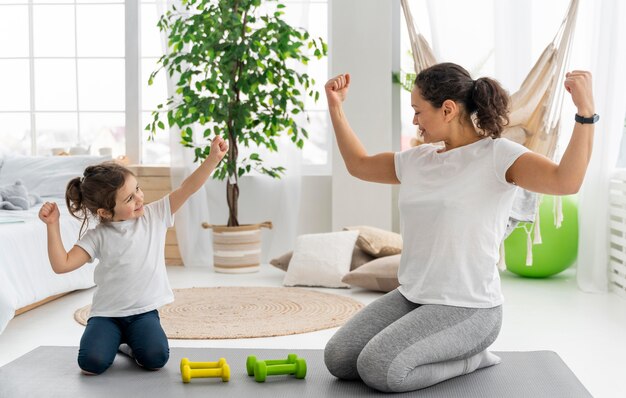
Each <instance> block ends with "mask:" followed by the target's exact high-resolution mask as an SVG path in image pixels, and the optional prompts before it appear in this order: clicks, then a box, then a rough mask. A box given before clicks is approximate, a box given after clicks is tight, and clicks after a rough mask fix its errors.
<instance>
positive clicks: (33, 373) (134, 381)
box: [0, 347, 591, 398]
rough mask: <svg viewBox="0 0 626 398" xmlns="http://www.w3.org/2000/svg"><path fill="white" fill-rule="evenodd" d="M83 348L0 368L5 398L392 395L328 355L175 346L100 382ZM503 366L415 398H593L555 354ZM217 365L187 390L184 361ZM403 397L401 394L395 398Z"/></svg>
mask: <svg viewBox="0 0 626 398" xmlns="http://www.w3.org/2000/svg"><path fill="white" fill-rule="evenodd" d="M77 352H78V348H77V347H38V348H36V349H34V350H33V351H31V352H29V353H28V354H25V355H24V356H22V357H20V358H18V359H16V360H15V361H13V362H11V363H9V364H7V365H5V366H3V367H1V368H0V397H64V398H65V397H90V398H94V397H106V398H111V397H133V398H138V397H183V396H184V397H186V398H187V397H203V398H206V397H208V396H218V397H255V398H257V397H272V398H279V397H298V398H303V397H315V398H320V397H362V396H386V397H389V396H390V395H389V394H382V393H379V392H377V391H375V390H372V389H370V388H368V387H367V386H366V385H364V384H363V383H361V382H346V381H339V380H337V379H336V378H334V377H333V376H331V375H330V373H328V371H327V370H326V367H325V366H324V359H323V358H324V356H323V351H322V350H260V349H259V350H256V349H217V348H172V349H171V351H170V360H169V362H168V364H167V366H166V367H165V368H164V369H161V370H159V371H146V370H143V369H141V368H139V367H138V366H137V365H136V364H135V363H134V362H133V361H132V360H131V359H130V358H129V357H127V356H124V355H121V354H119V355H117V357H116V358H115V362H114V363H113V365H112V366H111V368H109V369H108V370H107V371H106V372H105V373H103V374H102V375H100V376H84V375H81V374H80V370H79V368H78V365H77V364H76V355H77ZM288 353H295V354H298V355H299V356H300V357H303V358H305V359H306V361H307V368H308V371H307V376H306V378H305V379H303V380H297V379H295V378H294V377H293V376H271V377H268V379H267V381H266V382H264V383H257V382H255V381H254V379H253V378H252V377H248V375H247V374H246V367H245V363H246V358H247V356H248V355H255V356H256V357H257V358H259V359H279V358H286V357H287V354H288ZM495 354H497V355H499V356H500V357H501V358H502V363H501V364H499V365H497V366H492V367H490V368H486V369H481V370H478V371H476V372H474V373H472V374H469V375H465V376H461V377H457V378H454V379H451V380H447V381H445V382H443V383H440V384H437V385H435V386H432V387H429V388H425V389H423V390H419V391H414V392H411V393H405V394H398V395H400V396H410V397H445V398H455V397H458V398H468V397H480V398H487V397H498V398H501V397H507V398H517V397H532V398H540V397H546V398H558V397H564V398H565V397H567V398H575V397H591V394H589V392H588V391H587V390H586V389H585V387H584V386H583V385H582V384H581V383H580V381H578V379H577V378H576V376H575V375H574V374H573V373H572V371H571V370H570V369H569V368H568V367H567V365H565V363H564V362H563V361H562V360H561V358H560V357H559V356H558V355H557V354H556V353H554V352H551V351H531V352H495ZM183 357H187V358H189V360H191V361H211V362H213V361H217V360H218V359H219V358H220V357H224V358H226V360H227V362H228V364H229V365H230V368H231V379H230V381H229V382H226V383H225V382H222V381H221V380H220V379H192V380H191V382H190V383H188V384H183V382H182V381H181V376H180V360H181V358H183ZM394 396H395V395H394Z"/></svg>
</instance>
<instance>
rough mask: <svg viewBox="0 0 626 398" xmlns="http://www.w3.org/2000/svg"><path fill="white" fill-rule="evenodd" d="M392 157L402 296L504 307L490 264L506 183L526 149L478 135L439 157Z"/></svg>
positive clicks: (427, 148)
mask: <svg viewBox="0 0 626 398" xmlns="http://www.w3.org/2000/svg"><path fill="white" fill-rule="evenodd" d="M439 149H440V147H437V146H434V145H430V144H425V145H420V146H418V147H415V148H412V149H409V150H407V151H404V152H398V153H396V154H395V157H394V160H395V169H396V175H397V177H398V180H400V182H401V185H400V193H399V198H398V205H399V208H400V229H401V233H402V238H403V249H402V257H401V260H400V268H399V270H398V279H399V281H400V288H399V290H400V293H402V294H403V295H404V296H405V297H406V298H407V299H408V300H410V301H412V302H415V303H418V304H444V305H452V306H459V307H473V308H491V307H495V306H498V305H500V304H502V301H503V298H502V292H501V289H500V276H499V274H498V270H497V267H496V264H497V262H498V259H499V247H500V244H501V242H502V240H503V239H504V233H505V229H506V225H507V221H508V217H509V213H510V211H511V207H512V205H513V199H514V196H515V192H516V190H517V187H516V186H515V185H513V184H511V183H508V182H507V181H506V178H505V174H506V171H507V169H508V168H509V167H510V166H511V165H512V164H513V162H514V161H515V160H516V159H517V158H518V157H519V156H520V155H522V154H524V153H525V152H527V151H528V149H526V148H525V147H524V146H522V145H519V144H517V143H515V142H512V141H510V140H507V139H504V138H498V139H491V138H484V139H481V140H479V141H476V142H474V143H472V144H469V145H465V146H462V147H458V148H455V149H451V150H449V151H445V152H441V153H439V152H438V150H439Z"/></svg>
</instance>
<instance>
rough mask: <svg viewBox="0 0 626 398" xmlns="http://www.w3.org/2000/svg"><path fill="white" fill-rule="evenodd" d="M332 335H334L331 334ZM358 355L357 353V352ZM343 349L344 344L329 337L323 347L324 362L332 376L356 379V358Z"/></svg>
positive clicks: (357, 377) (357, 375)
mask: <svg viewBox="0 0 626 398" xmlns="http://www.w3.org/2000/svg"><path fill="white" fill-rule="evenodd" d="M333 337H334V336H333ZM357 356H358V354H357ZM353 357H355V355H351V354H350V353H349V352H347V350H346V349H345V345H343V347H342V344H341V343H340V342H338V341H337V339H334V338H331V339H330V341H329V342H328V344H326V348H325V349H324V363H325V364H326V368H327V369H328V371H329V372H330V374H332V375H333V376H335V377H337V378H339V379H344V380H358V379H359V374H358V372H357V370H356V358H353Z"/></svg>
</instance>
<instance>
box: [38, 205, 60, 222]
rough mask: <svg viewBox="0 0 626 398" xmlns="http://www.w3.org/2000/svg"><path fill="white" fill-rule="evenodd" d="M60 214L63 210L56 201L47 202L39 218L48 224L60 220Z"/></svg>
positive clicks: (42, 207) (40, 211)
mask: <svg viewBox="0 0 626 398" xmlns="http://www.w3.org/2000/svg"><path fill="white" fill-rule="evenodd" d="M60 216H61V212H59V207H58V206H57V204H56V203H55V202H46V203H44V204H43V206H41V209H40V210H39V219H40V220H41V221H43V222H44V223H46V224H48V225H51V224H55V223H57V222H59V217H60Z"/></svg>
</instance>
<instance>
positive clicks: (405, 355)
mask: <svg viewBox="0 0 626 398" xmlns="http://www.w3.org/2000/svg"><path fill="white" fill-rule="evenodd" d="M349 86H350V75H349V74H345V75H339V76H337V77H334V78H332V79H330V80H329V81H328V82H327V83H326V86H325V89H326V96H327V99H328V107H329V112H330V116H331V119H332V122H333V127H334V130H335V135H336V137H337V144H338V146H339V150H340V152H341V155H342V157H343V159H344V162H345V164H346V167H347V169H348V171H349V172H350V174H351V175H353V176H355V177H357V178H360V179H362V180H365V181H372V182H378V183H387V184H401V186H400V193H399V200H398V205H399V209H400V219H401V232H402V237H403V241H404V249H403V252H402V259H401V262H400V268H399V271H398V279H399V281H400V287H399V288H398V289H396V290H394V291H392V292H390V293H388V294H386V295H385V296H383V297H381V298H380V299H378V300H376V301H375V302H373V303H372V304H370V305H369V306H367V307H366V308H364V309H363V310H362V311H361V312H359V313H358V314H357V315H356V316H355V317H353V318H352V319H351V320H350V321H349V322H348V323H346V324H345V325H344V326H343V327H342V328H341V329H340V330H339V331H338V332H337V333H336V334H335V335H334V336H333V337H332V338H331V339H330V341H329V342H328V345H327V346H326V350H325V354H324V359H325V362H326V366H327V367H328V369H329V371H330V372H331V373H332V374H333V375H335V376H336V377H338V378H341V379H352V380H354V379H362V380H363V381H364V382H365V383H366V384H367V385H369V386H370V387H372V388H375V389H377V390H380V391H385V392H404V391H412V390H416V389H420V388H424V387H428V386H431V385H433V384H436V383H439V382H441V381H444V380H447V379H449V378H452V377H456V376H460V375H463V374H467V373H470V372H473V371H474V370H476V369H480V368H483V367H487V366H491V365H495V364H497V363H499V362H500V359H499V358H498V357H497V356H495V355H493V354H491V353H490V352H488V351H487V350H486V349H487V347H489V346H490V345H491V344H492V343H493V342H494V341H495V339H496V337H497V336H498V333H499V331H500V326H501V323H502V308H501V305H502V293H501V290H500V278H499V274H498V271H497V269H496V263H497V262H498V257H499V250H498V249H499V245H500V243H501V242H502V239H503V238H504V233H505V228H506V224H507V220H508V216H509V212H510V210H511V206H512V204H513V198H514V196H515V191H516V190H517V187H522V188H525V189H527V190H530V191H534V192H540V193H546V194H553V195H567V194H573V193H576V192H577V191H578V189H579V188H580V185H581V184H582V181H583V178H584V175H585V171H586V169H587V165H588V163H589V159H590V157H591V147H592V142H593V130H594V126H593V122H595V121H596V120H597V116H596V115H595V114H594V102H593V96H592V90H591V74H590V73H589V72H585V71H573V72H569V73H567V75H566V79H565V88H566V89H567V91H568V92H569V93H570V94H571V97H572V100H573V102H574V105H575V106H576V107H577V109H578V112H577V115H576V120H577V123H576V125H575V127H574V131H573V133H572V137H571V140H570V142H569V145H568V147H567V149H566V151H565V153H564V154H563V157H562V160H561V162H560V163H559V164H556V163H554V162H552V161H551V160H550V159H547V158H546V157H544V156H541V155H539V154H536V153H533V152H530V151H528V149H526V148H525V147H523V146H521V145H519V144H516V143H514V142H512V141H509V140H507V139H502V138H499V137H500V134H501V132H502V130H503V128H504V126H505V125H506V124H507V123H508V106H509V98H508V95H507V93H506V92H505V91H504V89H502V87H501V86H500V85H499V83H498V82H496V81H495V80H493V79H489V78H480V79H478V80H473V79H472V78H471V77H470V75H469V73H468V72H467V71H466V70H465V69H463V68H462V67H460V66H458V65H456V64H452V63H443V64H438V65H434V66H432V67H430V68H428V69H426V70H424V71H422V72H421V73H420V74H419V75H418V76H417V78H416V80H415V85H414V88H413V91H412V92H411V104H412V107H413V109H414V111H415V116H414V118H413V124H415V125H417V126H419V132H420V135H421V136H422V138H423V140H424V142H425V144H424V145H420V146H418V147H415V148H412V149H409V150H407V151H404V152H399V153H391V152H387V153H379V154H376V155H373V156H370V155H368V154H367V152H366V151H365V148H364V147H363V145H362V144H361V142H360V141H359V139H358V138H357V136H356V134H355V133H354V131H352V129H351V127H350V125H349V123H348V121H347V119H346V116H345V115H344V113H343V109H342V103H343V101H344V100H345V99H346V96H347V93H348V89H349ZM439 142H442V143H443V146H440V145H433V143H439Z"/></svg>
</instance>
